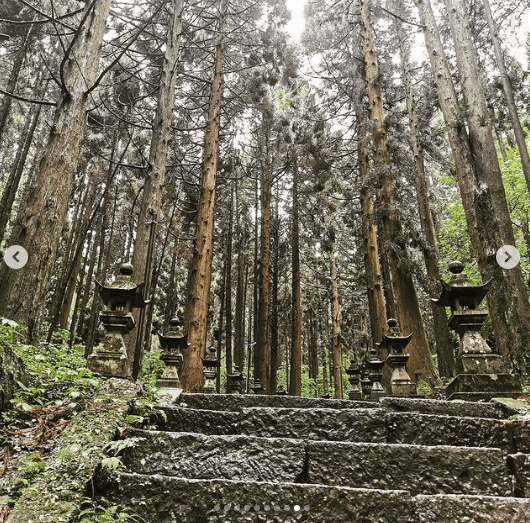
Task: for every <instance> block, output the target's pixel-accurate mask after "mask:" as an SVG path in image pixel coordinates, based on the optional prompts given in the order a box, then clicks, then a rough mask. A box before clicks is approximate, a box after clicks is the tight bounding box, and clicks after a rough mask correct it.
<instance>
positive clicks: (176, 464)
mask: <svg viewBox="0 0 530 523" xmlns="http://www.w3.org/2000/svg"><path fill="white" fill-rule="evenodd" d="M136 435H137V436H142V437H144V438H146V439H145V440H144V441H142V442H140V443H139V444H138V445H137V446H136V447H134V448H131V449H127V450H126V451H125V453H124V456H123V461H124V463H125V465H126V466H127V468H128V470H130V471H132V472H137V473H141V474H163V475H168V476H177V477H182V478H187V479H221V478H224V479H231V480H239V481H268V482H278V483H283V482H290V483H309V484H321V485H332V486H333V485H335V486H349V487H354V488H372V489H389V490H392V489H395V488H396V487H401V486H403V487H406V490H408V491H410V492H411V493H413V494H437V493H463V494H489V495H493V496H509V495H511V494H512V486H511V485H512V484H511V481H510V478H509V475H508V468H507V464H506V460H505V458H504V455H503V453H502V451H500V450H498V449H481V448H475V447H440V446H438V447H428V446H418V445H404V444H396V445H392V444H382V443H379V444H377V443H342V442H329V441H327V442H317V441H309V442H304V441H303V440H295V439H286V438H262V437H253V436H240V435H238V436H206V435H204V434H192V433H172V432H148V431H137V432H136Z"/></svg>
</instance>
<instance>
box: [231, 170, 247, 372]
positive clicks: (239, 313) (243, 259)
mask: <svg viewBox="0 0 530 523" xmlns="http://www.w3.org/2000/svg"><path fill="white" fill-rule="evenodd" d="M235 183H236V187H235V201H236V203H235V206H236V213H235V215H236V216H235V218H236V230H237V232H236V238H237V291H236V311H235V314H236V317H235V333H234V334H235V345H234V364H235V365H237V366H238V367H239V370H240V371H242V370H243V365H244V361H245V294H246V275H247V272H248V269H247V266H248V259H247V255H246V241H245V235H244V231H243V229H242V226H241V220H240V207H239V188H238V182H237V178H236V182H235Z"/></svg>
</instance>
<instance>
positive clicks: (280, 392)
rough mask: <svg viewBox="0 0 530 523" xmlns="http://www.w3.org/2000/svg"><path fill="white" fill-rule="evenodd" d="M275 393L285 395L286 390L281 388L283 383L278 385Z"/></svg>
mask: <svg viewBox="0 0 530 523" xmlns="http://www.w3.org/2000/svg"><path fill="white" fill-rule="evenodd" d="M276 394H277V395H278V396H287V394H288V393H287V391H286V390H285V389H284V388H283V385H279V386H278V390H277V391H276Z"/></svg>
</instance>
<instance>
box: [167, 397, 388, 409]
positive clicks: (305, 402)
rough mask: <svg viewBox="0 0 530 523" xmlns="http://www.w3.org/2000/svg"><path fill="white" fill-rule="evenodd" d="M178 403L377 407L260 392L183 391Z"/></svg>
mask: <svg viewBox="0 0 530 523" xmlns="http://www.w3.org/2000/svg"><path fill="white" fill-rule="evenodd" d="M177 401H178V404H179V405H182V406H186V407H190V408H193V409H206V410H240V409H244V408H249V407H277V408H291V409H309V408H315V409H317V408H325V409H357V408H362V409H367V408H378V404H377V403H375V402H368V401H347V400H335V399H323V398H301V397H298V396H275V395H271V396H266V395H260V394H200V393H196V394H193V393H183V394H181V395H180V396H179V398H178V400H177Z"/></svg>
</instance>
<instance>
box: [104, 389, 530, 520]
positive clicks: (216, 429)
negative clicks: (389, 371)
mask: <svg viewBox="0 0 530 523" xmlns="http://www.w3.org/2000/svg"><path fill="white" fill-rule="evenodd" d="M164 409H165V411H166V413H167V422H166V423H165V425H164V426H163V427H159V429H160V430H158V431H143V430H135V431H133V433H132V434H129V436H133V437H140V438H144V439H142V440H141V441H140V442H139V443H138V444H137V445H136V446H135V447H133V448H129V449H126V451H125V452H124V453H123V456H122V460H123V462H124V464H125V466H126V469H125V470H124V471H120V472H117V473H112V474H110V475H107V474H99V475H98V476H97V477H96V478H95V486H96V490H97V492H98V493H99V495H101V496H104V497H105V498H107V499H109V500H110V501H111V502H112V503H113V504H121V505H124V506H129V507H132V508H134V509H135V510H136V511H137V512H138V513H139V514H140V515H142V517H143V518H144V519H145V520H146V521H147V522H153V523H154V522H156V523H170V522H171V523H177V522H178V523H213V522H219V523H221V522H222V523H232V522H234V523H235V522H238V523H239V522H249V523H250V522H263V523H269V522H270V523H273V522H274V523H291V522H292V523H294V522H302V521H303V522H315V523H317V522H318V523H322V522H330V523H335V522H337V523H339V522H354V523H375V522H381V523H383V522H385V523H386V522H388V523H397V522H399V523H406V522H411V523H412V522H414V523H445V522H447V523H458V522H462V523H463V522H469V523H492V522H498V523H530V421H529V420H523V419H521V420H518V419H509V418H510V417H511V416H512V415H513V411H511V410H510V409H508V408H506V407H504V406H503V405H500V404H496V403H468V402H465V403H464V402H443V401H435V400H423V399H404V398H383V399H381V400H380V401H379V402H378V403H369V402H355V401H339V400H324V399H309V398H295V397H289V396H256V395H240V396H237V395H233V396H229V395H204V394H182V395H181V396H180V397H179V398H178V399H177V401H176V404H175V405H174V406H170V407H164Z"/></svg>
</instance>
